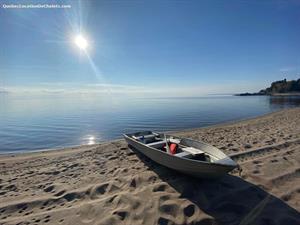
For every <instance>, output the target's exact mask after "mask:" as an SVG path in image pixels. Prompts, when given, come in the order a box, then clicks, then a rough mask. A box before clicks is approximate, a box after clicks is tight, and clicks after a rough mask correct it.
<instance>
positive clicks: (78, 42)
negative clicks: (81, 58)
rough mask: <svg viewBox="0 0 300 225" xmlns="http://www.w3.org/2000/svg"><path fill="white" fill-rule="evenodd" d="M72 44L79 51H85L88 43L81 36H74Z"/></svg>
mask: <svg viewBox="0 0 300 225" xmlns="http://www.w3.org/2000/svg"><path fill="white" fill-rule="evenodd" d="M74 43H75V45H76V46H77V47H78V48H79V49H80V50H86V48H87V47H88V41H87V40H86V38H84V37H83V36H82V35H81V34H78V35H76V36H75V38H74Z"/></svg>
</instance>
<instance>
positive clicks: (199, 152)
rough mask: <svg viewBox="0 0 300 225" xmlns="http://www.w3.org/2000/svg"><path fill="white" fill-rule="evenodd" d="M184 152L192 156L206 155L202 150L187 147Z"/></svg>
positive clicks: (183, 149)
mask: <svg viewBox="0 0 300 225" xmlns="http://www.w3.org/2000/svg"><path fill="white" fill-rule="evenodd" d="M182 151H184V152H188V153H190V154H192V155H198V154H203V153H204V152H203V151H202V150H200V149H197V148H194V147H185V148H182Z"/></svg>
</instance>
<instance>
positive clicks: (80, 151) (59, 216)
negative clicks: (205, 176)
mask: <svg viewBox="0 0 300 225" xmlns="http://www.w3.org/2000/svg"><path fill="white" fill-rule="evenodd" d="M180 135H182V136H186V137H190V138H194V139H199V140H203V141H206V142H208V143H211V144H213V145H215V146H217V147H219V148H221V149H223V150H224V152H226V153H228V154H236V156H234V159H235V160H236V161H238V162H239V163H240V165H241V167H242V169H243V172H242V175H241V176H242V177H239V176H238V173H237V172H233V173H232V174H231V175H228V176H225V177H224V178H222V179H220V180H201V179H195V178H191V177H188V176H185V175H182V174H179V173H177V172H174V171H172V170H169V169H167V168H164V167H162V166H160V165H158V164H156V163H154V162H152V161H150V160H149V159H147V158H145V157H143V156H141V155H136V154H134V153H133V152H132V151H131V150H130V149H128V147H127V145H126V143H125V142H124V141H120V140H118V141H113V142H109V143H103V144H99V145H93V146H81V147H75V148H67V149H64V150H55V151H48V152H39V153H26V154H19V155H6V156H0V199H1V201H0V224H58V225H59V224H72V225H75V224H129V225H131V224H203V225H204V224H215V225H216V224H228V225H235V224H240V225H246V224H248V225H260V224H261V225H270V224H277V225H279V224H282V225H293V224H300V214H299V210H300V109H299V108H297V109H289V110H283V111H280V112H276V113H272V114H269V115H266V116H262V117H259V118H255V119H251V120H245V121H241V122H237V123H232V124H225V125H221V126H214V127H209V128H204V129H194V130H190V131H184V132H181V133H180ZM240 153H243V154H240Z"/></svg>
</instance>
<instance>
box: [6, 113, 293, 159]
mask: <svg viewBox="0 0 300 225" xmlns="http://www.w3.org/2000/svg"><path fill="white" fill-rule="evenodd" d="M295 108H299V107H295ZM291 109H293V108H291ZM286 110H290V109H279V110H276V111H274V112H269V113H264V114H262V115H259V116H253V117H248V118H244V119H237V120H231V121H225V122H221V123H217V124H213V125H208V126H204V127H195V128H186V129H181V130H171V131H165V133H172V134H177V133H186V132H193V131H197V130H205V129H210V128H217V127H223V126H228V125H231V124H236V123H240V122H244V121H248V120H249V121H251V120H255V119H259V118H263V117H265V116H268V115H272V114H274V113H278V112H282V111H286ZM122 140H124V139H123V138H117V139H112V140H106V141H103V142H99V143H95V144H92V145H88V144H83V145H72V146H66V147H57V148H49V149H48V148H46V149H36V150H24V151H17V152H3V153H1V152H0V159H1V157H5V156H10V157H16V156H19V155H23V154H34V153H41V152H52V151H66V150H68V149H73V150H74V149H78V148H88V147H92V146H94V147H95V146H98V145H102V144H108V143H111V142H116V141H122Z"/></svg>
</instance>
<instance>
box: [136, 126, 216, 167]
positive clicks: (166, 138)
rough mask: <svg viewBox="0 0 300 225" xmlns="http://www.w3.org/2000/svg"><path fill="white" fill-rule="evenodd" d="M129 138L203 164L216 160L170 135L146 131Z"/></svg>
mask: <svg viewBox="0 0 300 225" xmlns="http://www.w3.org/2000/svg"><path fill="white" fill-rule="evenodd" d="M130 136H131V137H132V138H133V139H135V140H136V141H138V142H141V143H143V144H145V145H146V146H148V147H152V148H155V149H157V150H160V151H164V152H167V153H169V154H171V155H173V156H176V157H181V158H187V159H193V160H199V161H205V162H213V161H216V160H218V159H216V158H215V157H214V156H212V155H210V154H209V153H208V152H204V151H202V150H201V149H199V148H195V147H192V146H188V145H187V144H186V143H184V141H183V139H180V138H177V137H172V136H170V135H164V134H158V133H154V132H151V131H146V132H139V133H135V134H132V135H130ZM166 143H168V144H166Z"/></svg>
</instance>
